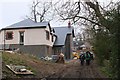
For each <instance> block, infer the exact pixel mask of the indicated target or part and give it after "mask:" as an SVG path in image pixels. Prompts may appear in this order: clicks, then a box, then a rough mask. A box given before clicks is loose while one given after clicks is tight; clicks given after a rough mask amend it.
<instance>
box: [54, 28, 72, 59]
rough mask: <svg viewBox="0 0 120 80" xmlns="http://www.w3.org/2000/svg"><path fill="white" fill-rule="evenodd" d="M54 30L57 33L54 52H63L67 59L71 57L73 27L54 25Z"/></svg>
mask: <svg viewBox="0 0 120 80" xmlns="http://www.w3.org/2000/svg"><path fill="white" fill-rule="evenodd" d="M54 30H55V34H56V35H57V38H56V41H55V43H54V45H53V50H54V54H58V53H60V52H62V53H64V55H65V59H70V58H71V53H72V48H73V37H74V29H73V27H68V26H66V27H54Z"/></svg>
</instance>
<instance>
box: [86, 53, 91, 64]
mask: <svg viewBox="0 0 120 80" xmlns="http://www.w3.org/2000/svg"><path fill="white" fill-rule="evenodd" d="M85 60H86V65H90V60H91V53H90V52H89V51H87V52H86V53H85Z"/></svg>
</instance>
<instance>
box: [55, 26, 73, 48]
mask: <svg viewBox="0 0 120 80" xmlns="http://www.w3.org/2000/svg"><path fill="white" fill-rule="evenodd" d="M54 30H55V34H56V35H57V40H56V41H55V43H54V46H58V45H64V44H65V40H66V36H67V34H72V30H73V28H72V27H71V28H68V27H67V26H66V27H54Z"/></svg>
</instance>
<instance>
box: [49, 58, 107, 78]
mask: <svg viewBox="0 0 120 80" xmlns="http://www.w3.org/2000/svg"><path fill="white" fill-rule="evenodd" d="M47 78H58V79H61V78H106V77H105V76H104V75H102V74H101V73H100V71H99V70H98V66H97V65H96V63H95V61H93V62H91V64H90V65H89V66H86V65H83V66H81V65H80V62H79V60H77V62H75V63H74V62H72V63H70V64H68V65H66V66H65V67H64V68H62V69H61V70H59V72H58V73H54V74H53V75H50V76H49V77H47Z"/></svg>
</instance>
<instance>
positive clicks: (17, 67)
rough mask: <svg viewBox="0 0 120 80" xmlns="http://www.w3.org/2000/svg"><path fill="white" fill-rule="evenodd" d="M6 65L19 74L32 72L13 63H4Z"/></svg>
mask: <svg viewBox="0 0 120 80" xmlns="http://www.w3.org/2000/svg"><path fill="white" fill-rule="evenodd" d="M6 66H7V67H8V68H9V69H10V70H11V71H13V72H14V73H15V74H21V75H30V74H33V72H31V71H30V70H27V69H26V68H25V66H15V65H6Z"/></svg>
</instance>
